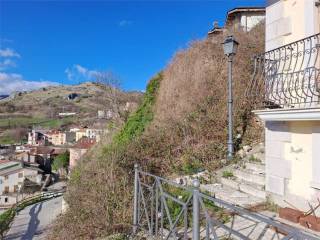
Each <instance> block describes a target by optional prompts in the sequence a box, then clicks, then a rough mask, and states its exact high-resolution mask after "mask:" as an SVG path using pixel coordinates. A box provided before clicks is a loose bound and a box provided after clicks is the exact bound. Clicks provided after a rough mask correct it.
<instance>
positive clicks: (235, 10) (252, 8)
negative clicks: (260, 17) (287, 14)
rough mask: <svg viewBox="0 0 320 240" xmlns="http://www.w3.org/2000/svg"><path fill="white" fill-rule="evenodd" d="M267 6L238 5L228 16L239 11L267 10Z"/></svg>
mask: <svg viewBox="0 0 320 240" xmlns="http://www.w3.org/2000/svg"><path fill="white" fill-rule="evenodd" d="M265 11H266V8H265V7H236V8H233V9H231V10H229V11H228V12H227V16H228V15H230V14H234V13H238V12H265Z"/></svg>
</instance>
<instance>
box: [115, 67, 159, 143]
mask: <svg viewBox="0 0 320 240" xmlns="http://www.w3.org/2000/svg"><path fill="white" fill-rule="evenodd" d="M161 79H162V73H159V74H157V75H156V76H155V77H154V78H152V79H151V80H150V82H149V84H148V86H147V89H146V93H145V95H144V97H143V100H142V104H141V105H140V106H139V108H138V110H137V111H136V112H135V113H133V114H131V115H130V116H129V118H128V120H127V122H126V124H125V126H124V127H123V129H122V130H121V131H120V133H119V134H117V135H116V136H115V138H114V142H115V143H116V144H120V145H121V144H125V143H127V142H129V141H130V140H132V139H133V138H135V137H136V136H139V135H141V134H142V133H143V132H144V130H145V128H146V126H147V125H148V124H149V123H150V122H151V121H152V120H153V105H154V102H155V99H156V92H157V90H158V88H159V86H160V81H161Z"/></svg>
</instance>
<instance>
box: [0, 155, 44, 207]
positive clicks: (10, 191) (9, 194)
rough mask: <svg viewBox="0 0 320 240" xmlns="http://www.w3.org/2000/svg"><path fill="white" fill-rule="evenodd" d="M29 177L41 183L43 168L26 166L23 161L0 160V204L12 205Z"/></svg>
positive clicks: (4, 205)
mask: <svg viewBox="0 0 320 240" xmlns="http://www.w3.org/2000/svg"><path fill="white" fill-rule="evenodd" d="M26 179H28V180H29V181H31V182H34V183H35V184H37V185H41V180H42V170H40V169H38V168H29V167H24V165H23V164H22V163H21V162H15V161H8V160H3V161H0V206H1V207H6V206H11V205H13V204H15V203H16V201H17V200H18V197H19V196H18V194H19V192H20V190H21V188H22V187H23V184H24V181H25V180H26Z"/></svg>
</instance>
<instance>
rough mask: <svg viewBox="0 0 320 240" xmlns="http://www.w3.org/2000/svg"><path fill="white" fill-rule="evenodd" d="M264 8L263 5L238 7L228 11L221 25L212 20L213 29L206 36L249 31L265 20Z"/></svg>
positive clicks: (211, 36)
mask: <svg viewBox="0 0 320 240" xmlns="http://www.w3.org/2000/svg"><path fill="white" fill-rule="evenodd" d="M265 15H266V9H265V8H264V7H238V8H234V9H232V10H230V11H228V13H227V16H226V21H225V24H224V26H223V27H220V26H219V24H218V22H214V24H213V29H211V30H210V31H209V32H208V37H209V38H211V39H215V37H216V36H221V35H222V34H223V33H224V32H225V31H226V30H228V31H230V30H231V31H233V32H234V31H245V32H249V31H250V30H251V29H252V28H254V27H255V26H257V25H258V24H259V23H261V22H262V21H264V20H265Z"/></svg>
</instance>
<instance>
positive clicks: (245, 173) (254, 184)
mask: <svg viewBox="0 0 320 240" xmlns="http://www.w3.org/2000/svg"><path fill="white" fill-rule="evenodd" d="M242 154H243V159H242V160H241V161H240V162H239V163H238V164H235V165H232V166H228V167H226V168H224V169H222V170H221V171H220V174H218V175H219V176H218V183H216V184H208V185H204V186H202V189H203V190H206V191H209V192H210V193H211V194H214V195H215V196H216V197H217V198H221V199H222V200H225V201H228V202H230V203H233V204H236V205H239V206H242V207H252V206H255V205H258V204H261V203H264V202H265V201H266V192H265V165H264V159H265V158H264V146H263V145H262V144H258V145H256V146H254V147H253V148H250V147H248V146H247V149H245V148H244V149H243V153H242ZM226 173H227V174H226Z"/></svg>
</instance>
